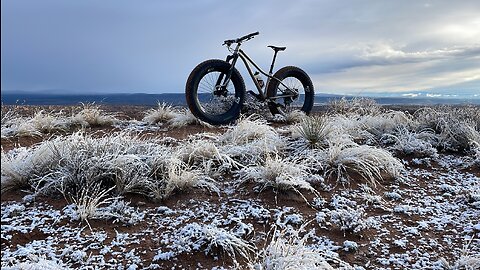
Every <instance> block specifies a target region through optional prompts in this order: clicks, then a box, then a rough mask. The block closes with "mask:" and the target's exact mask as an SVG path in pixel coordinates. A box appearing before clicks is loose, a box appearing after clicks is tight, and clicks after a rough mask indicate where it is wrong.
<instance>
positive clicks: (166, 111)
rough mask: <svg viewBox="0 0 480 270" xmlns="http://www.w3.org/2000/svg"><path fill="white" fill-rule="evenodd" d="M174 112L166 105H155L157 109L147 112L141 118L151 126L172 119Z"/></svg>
mask: <svg viewBox="0 0 480 270" xmlns="http://www.w3.org/2000/svg"><path fill="white" fill-rule="evenodd" d="M176 114H177V113H176V112H175V111H174V110H173V107H172V105H169V104H167V103H163V102H162V103H160V102H158V103H157V108H155V109H151V110H148V111H147V112H146V113H145V117H144V118H143V121H144V122H147V123H149V124H151V125H153V124H157V123H159V122H166V121H169V120H171V119H173V118H174V117H175V116H176Z"/></svg>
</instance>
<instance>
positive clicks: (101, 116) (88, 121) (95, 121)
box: [71, 103, 119, 127]
mask: <svg viewBox="0 0 480 270" xmlns="http://www.w3.org/2000/svg"><path fill="white" fill-rule="evenodd" d="M82 107H83V108H82V110H81V111H80V112H78V113H77V114H75V115H74V116H73V117H72V119H71V121H72V124H74V125H80V126H82V127H101V126H112V125H113V124H115V123H118V122H119V120H118V119H117V118H116V117H115V115H113V114H109V113H106V112H105V111H104V110H102V109H101V108H100V106H99V105H96V104H94V103H85V104H82Z"/></svg>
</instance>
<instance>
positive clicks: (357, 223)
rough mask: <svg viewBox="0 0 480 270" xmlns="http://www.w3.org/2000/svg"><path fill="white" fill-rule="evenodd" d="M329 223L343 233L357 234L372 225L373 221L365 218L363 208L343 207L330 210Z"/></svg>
mask: <svg viewBox="0 0 480 270" xmlns="http://www.w3.org/2000/svg"><path fill="white" fill-rule="evenodd" d="M329 215H330V222H331V223H332V224H335V225H336V226H338V227H339V228H340V230H342V231H344V232H353V233H359V232H361V231H363V230H366V229H368V228H370V227H372V225H373V220H371V219H369V218H366V217H365V211H364V210H363V208H356V209H354V208H351V207H344V208H340V209H335V210H331V211H330V213H329Z"/></svg>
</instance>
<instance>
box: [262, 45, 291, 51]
mask: <svg viewBox="0 0 480 270" xmlns="http://www.w3.org/2000/svg"><path fill="white" fill-rule="evenodd" d="M267 47H270V48H272V49H273V50H274V51H276V52H278V51H285V49H286V48H287V47H277V46H272V45H270V46H267Z"/></svg>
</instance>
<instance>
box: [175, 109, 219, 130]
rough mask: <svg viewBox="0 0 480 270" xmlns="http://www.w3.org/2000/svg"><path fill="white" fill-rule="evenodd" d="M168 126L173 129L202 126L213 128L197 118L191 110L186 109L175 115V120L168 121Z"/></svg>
mask: <svg viewBox="0 0 480 270" xmlns="http://www.w3.org/2000/svg"><path fill="white" fill-rule="evenodd" d="M168 124H169V125H170V127H173V128H179V127H184V126H189V125H202V126H206V127H211V125H210V124H208V123H206V122H203V121H201V120H200V119H198V118H196V117H195V116H194V115H193V114H192V113H191V112H190V111H189V110H186V109H185V110H182V111H180V112H178V113H176V114H174V116H173V118H172V119H170V120H168Z"/></svg>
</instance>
